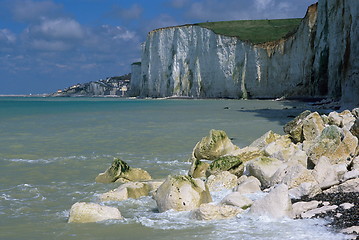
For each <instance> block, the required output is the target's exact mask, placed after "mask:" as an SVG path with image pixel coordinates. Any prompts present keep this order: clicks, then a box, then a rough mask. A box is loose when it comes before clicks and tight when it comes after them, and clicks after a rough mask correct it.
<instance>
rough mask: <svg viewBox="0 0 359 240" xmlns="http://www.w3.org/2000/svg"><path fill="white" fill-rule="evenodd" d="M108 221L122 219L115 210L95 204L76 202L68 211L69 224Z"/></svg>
mask: <svg viewBox="0 0 359 240" xmlns="http://www.w3.org/2000/svg"><path fill="white" fill-rule="evenodd" d="M110 219H122V216H121V213H120V211H119V210H118V209H117V208H114V207H108V206H102V205H99V204H96V203H85V202H77V203H75V204H74V205H72V207H71V209H70V217H69V220H68V222H69V223H89V222H100V221H104V220H110Z"/></svg>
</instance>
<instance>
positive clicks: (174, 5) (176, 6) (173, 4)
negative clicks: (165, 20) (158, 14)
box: [170, 0, 189, 8]
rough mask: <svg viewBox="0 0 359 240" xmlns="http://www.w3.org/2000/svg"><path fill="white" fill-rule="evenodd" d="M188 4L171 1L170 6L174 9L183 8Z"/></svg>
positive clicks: (178, 0)
mask: <svg viewBox="0 0 359 240" xmlns="http://www.w3.org/2000/svg"><path fill="white" fill-rule="evenodd" d="M188 3H189V0H172V1H171V3H170V4H171V6H172V7H174V8H183V7H185V6H186V5H187V4H188Z"/></svg>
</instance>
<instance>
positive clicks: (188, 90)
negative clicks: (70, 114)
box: [131, 0, 359, 105]
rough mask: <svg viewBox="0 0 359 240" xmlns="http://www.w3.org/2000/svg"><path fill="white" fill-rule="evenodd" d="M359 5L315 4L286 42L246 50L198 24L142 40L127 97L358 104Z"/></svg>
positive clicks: (344, 1) (347, 0)
mask: <svg viewBox="0 0 359 240" xmlns="http://www.w3.org/2000/svg"><path fill="white" fill-rule="evenodd" d="M358 10H359V1H356V0H320V1H319V2H318V3H317V4H314V5H312V6H310V7H309V8H308V11H307V14H306V16H305V17H304V18H303V20H302V22H301V24H300V26H299V28H298V30H297V32H296V33H295V34H293V35H291V36H290V37H288V38H286V39H282V40H279V41H275V42H268V43H264V44H251V43H249V42H244V41H241V40H240V39H239V38H236V37H227V36H223V35H217V34H215V33H214V32H212V31H211V30H209V29H206V28H202V27H200V26H197V25H186V26H180V27H171V28H164V29H158V30H154V31H152V32H150V33H149V34H148V37H147V40H146V42H145V44H144V46H143V52H142V61H141V62H142V63H141V65H140V66H139V65H138V64H137V65H136V66H135V67H133V73H132V74H133V75H132V76H134V77H133V78H132V79H131V80H132V81H131V82H132V86H131V87H132V90H133V95H136V96H142V97H169V96H189V97H195V98H247V97H252V98H276V97H282V96H285V97H304V98H305V97H330V98H335V99H337V100H338V99H341V100H342V102H343V103H344V104H349V103H351V104H353V105H358V104H359V80H358V77H359V61H358V56H359V47H358V44H357V43H358V40H359V26H358V18H359V15H358Z"/></svg>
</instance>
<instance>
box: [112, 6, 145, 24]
mask: <svg viewBox="0 0 359 240" xmlns="http://www.w3.org/2000/svg"><path fill="white" fill-rule="evenodd" d="M142 12H143V8H142V7H141V6H140V5H138V4H133V5H132V6H131V7H129V8H120V9H119V10H118V14H119V17H120V18H124V19H128V20H133V19H139V18H140V17H141V16H142Z"/></svg>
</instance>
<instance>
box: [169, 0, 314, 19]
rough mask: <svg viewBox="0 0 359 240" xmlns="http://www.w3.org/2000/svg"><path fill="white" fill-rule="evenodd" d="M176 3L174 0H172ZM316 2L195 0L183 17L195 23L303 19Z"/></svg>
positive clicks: (307, 0)
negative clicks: (309, 7)
mask: <svg viewBox="0 0 359 240" xmlns="http://www.w3.org/2000/svg"><path fill="white" fill-rule="evenodd" d="M173 1H176V0H173ZM314 2H316V0H301V1H298V0H253V1H248V0H197V1H193V2H191V3H190V4H189V6H188V8H185V9H183V10H185V12H184V16H186V17H187V18H188V19H197V21H207V20H208V21H225V20H244V19H264V18H295V17H303V16H304V15H305V11H306V8H307V7H308V6H309V5H311V4H313V3H314Z"/></svg>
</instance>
